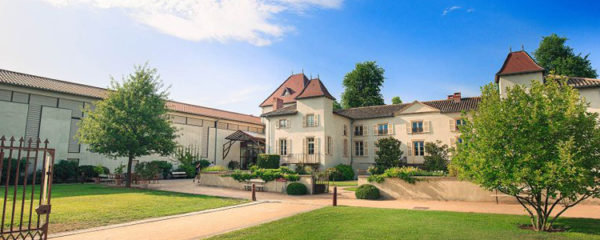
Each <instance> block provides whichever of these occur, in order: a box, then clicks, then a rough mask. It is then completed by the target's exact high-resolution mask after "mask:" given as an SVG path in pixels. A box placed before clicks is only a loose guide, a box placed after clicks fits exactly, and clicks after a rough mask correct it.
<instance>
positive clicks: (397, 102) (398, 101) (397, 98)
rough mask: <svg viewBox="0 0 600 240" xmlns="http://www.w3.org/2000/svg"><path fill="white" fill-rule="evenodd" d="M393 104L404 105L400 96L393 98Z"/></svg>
mask: <svg viewBox="0 0 600 240" xmlns="http://www.w3.org/2000/svg"><path fill="white" fill-rule="evenodd" d="M392 104H402V99H400V97H398V96H395V97H393V98H392Z"/></svg>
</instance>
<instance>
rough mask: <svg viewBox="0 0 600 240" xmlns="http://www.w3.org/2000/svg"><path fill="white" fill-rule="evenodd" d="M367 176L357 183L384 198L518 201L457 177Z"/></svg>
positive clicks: (359, 179)
mask: <svg viewBox="0 0 600 240" xmlns="http://www.w3.org/2000/svg"><path fill="white" fill-rule="evenodd" d="M367 178H368V176H364V175H363V176H358V185H359V186H360V185H362V184H367V183H368V184H372V185H374V186H376V187H377V188H379V191H380V193H381V195H382V197H383V198H384V199H411V200H437V201H440V200H441V201H468V202H469V201H470V202H496V201H498V202H499V203H518V202H517V200H516V199H515V198H514V197H512V196H509V195H506V194H503V193H500V192H497V193H496V191H487V190H485V189H483V188H481V187H479V186H478V185H476V184H474V183H471V182H468V181H461V180H458V179H457V178H455V177H417V178H418V179H420V181H417V182H416V183H415V184H410V183H407V182H406V181H404V180H402V179H399V178H386V179H385V181H383V182H382V183H376V182H368V180H367ZM582 203H585V204H600V199H596V198H594V199H588V200H586V201H584V202H582Z"/></svg>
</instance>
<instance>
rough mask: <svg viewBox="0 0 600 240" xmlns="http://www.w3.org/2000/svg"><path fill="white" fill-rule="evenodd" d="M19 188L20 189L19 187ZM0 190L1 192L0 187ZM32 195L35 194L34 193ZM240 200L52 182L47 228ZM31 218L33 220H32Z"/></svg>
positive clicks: (157, 214) (118, 220) (79, 226)
mask: <svg viewBox="0 0 600 240" xmlns="http://www.w3.org/2000/svg"><path fill="white" fill-rule="evenodd" d="M36 187H39V186H36ZM38 189H39V188H38ZM9 190H10V191H9V193H10V194H9V195H12V188H10V189H9ZM28 190H29V189H28ZM19 192H21V191H20V189H19ZM36 192H37V191H36ZM0 193H1V194H4V188H0ZM21 193H22V192H21ZM36 195H37V194H36ZM27 198H29V195H27ZM17 199H19V200H18V201H17V204H16V205H17V206H16V209H17V212H16V214H15V226H16V227H17V228H18V224H19V217H20V216H19V214H20V209H21V206H20V203H21V201H20V199H21V195H20V194H17ZM35 199H38V198H37V197H35ZM243 202H245V201H244V200H237V199H229V198H218V197H210V196H203V195H193V194H184V193H173V192H166V191H154V190H142V189H126V188H117V187H107V186H102V185H95V184H54V185H53V186H52V213H51V214H50V232H62V231H70V230H77V229H84V228H91V227H97V226H103V225H109V224H116V223H123V222H130V221H134V220H140V219H145V218H152V217H161V216H168V215H175V214H181V213H187V212H194V211H200V210H205V209H211V208H218V207H224V206H230V205H235V204H240V203H243ZM11 204H12V196H10V197H9V201H7V212H8V211H10V210H11V209H12V205H11ZM36 204H37V201H35V202H34V207H33V208H34V209H35V207H36V206H35V205H36ZM25 208H26V212H28V210H29V201H26V202H25ZM34 212H35V211H34ZM7 215H9V214H7ZM5 219H6V220H5V221H7V222H10V216H7V217H6V218H5ZM27 219H28V214H27V213H26V214H25V216H24V220H25V221H24V222H27ZM32 222H34V223H35V222H36V221H35V220H33V221H32ZM5 225H7V224H5Z"/></svg>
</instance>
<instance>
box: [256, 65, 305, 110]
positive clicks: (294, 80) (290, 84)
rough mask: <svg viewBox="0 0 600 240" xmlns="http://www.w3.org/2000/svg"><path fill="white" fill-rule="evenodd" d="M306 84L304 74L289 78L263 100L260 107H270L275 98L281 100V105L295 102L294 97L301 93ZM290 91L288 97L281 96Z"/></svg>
mask: <svg viewBox="0 0 600 240" xmlns="http://www.w3.org/2000/svg"><path fill="white" fill-rule="evenodd" d="M306 84H308V78H306V76H305V75H304V73H298V74H294V75H291V76H289V77H288V78H287V79H286V80H285V81H284V82H283V83H282V84H281V85H279V87H278V88H277V89H275V91H273V93H271V95H269V97H267V99H265V100H264V101H263V102H262V103H261V104H260V106H261V107H266V106H272V105H273V98H274V97H277V98H280V99H282V100H283V103H284V104H285V103H294V102H296V96H298V94H300V92H302V90H303V89H304V87H305V86H306ZM286 89H287V90H288V91H290V92H289V93H290V94H288V95H285V96H283V94H284V92H285V91H286Z"/></svg>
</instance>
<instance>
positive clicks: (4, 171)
mask: <svg viewBox="0 0 600 240" xmlns="http://www.w3.org/2000/svg"><path fill="white" fill-rule="evenodd" d="M8 161H9V160H8V158H5V159H4V163H3V165H2V166H3V167H2V182H1V183H2V184H5V183H6V176H7V175H6V174H7V170H8V164H9V162H8ZM10 161H11V163H10V165H11V166H10V179H9V180H8V182H9V184H13V183H14V181H15V177H14V175H15V174H16V173H17V165H20V166H19V172H23V169H25V165H26V161H25V159H21V161H17V159H14V158H11V159H10ZM17 162H18V163H17ZM30 164H33V163H30ZM55 166H56V165H55ZM19 175H20V174H19ZM19 182H20V183H22V182H23V177H22V176H19Z"/></svg>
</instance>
